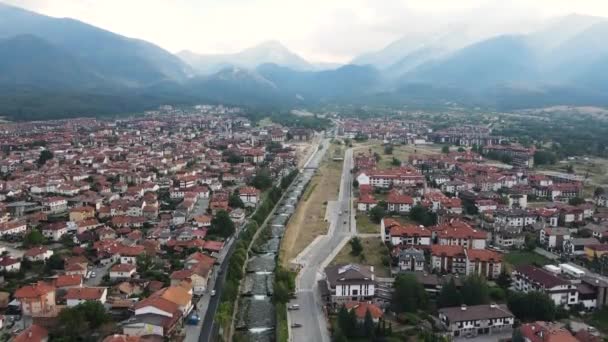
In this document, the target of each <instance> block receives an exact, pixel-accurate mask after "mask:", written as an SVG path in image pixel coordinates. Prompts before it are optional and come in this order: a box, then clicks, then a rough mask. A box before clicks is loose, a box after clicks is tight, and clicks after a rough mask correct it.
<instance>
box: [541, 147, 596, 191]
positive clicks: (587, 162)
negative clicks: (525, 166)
mask: <svg viewBox="0 0 608 342" xmlns="http://www.w3.org/2000/svg"><path fill="white" fill-rule="evenodd" d="M569 165H572V168H573V170H574V174H575V175H577V176H580V177H582V178H584V179H585V187H584V196H585V197H590V196H592V195H593V191H594V190H595V188H596V187H598V186H603V187H607V186H608V159H604V158H597V157H588V158H582V157H579V158H576V159H572V160H563V161H560V162H558V163H557V164H555V165H551V166H543V167H541V168H539V170H546V171H556V172H562V173H567V172H568V167H569Z"/></svg>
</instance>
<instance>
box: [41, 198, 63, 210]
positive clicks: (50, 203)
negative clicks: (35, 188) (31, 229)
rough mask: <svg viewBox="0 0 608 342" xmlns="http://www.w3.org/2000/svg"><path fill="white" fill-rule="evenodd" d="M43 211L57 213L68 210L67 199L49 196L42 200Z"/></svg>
mask: <svg viewBox="0 0 608 342" xmlns="http://www.w3.org/2000/svg"><path fill="white" fill-rule="evenodd" d="M42 206H43V207H44V212H45V213H49V214H59V213H63V212H65V211H67V210H68V201H67V200H66V199H65V198H63V197H49V198H45V199H43V200H42Z"/></svg>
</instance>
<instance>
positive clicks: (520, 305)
mask: <svg viewBox="0 0 608 342" xmlns="http://www.w3.org/2000/svg"><path fill="white" fill-rule="evenodd" d="M507 305H508V306H509V310H511V312H512V313H513V314H514V315H515V317H517V318H518V319H520V320H521V321H524V322H531V321H553V320H554V319H555V313H556V308H555V303H554V302H553V300H552V299H551V298H550V297H549V296H548V295H546V294H545V293H542V292H538V291H531V292H528V293H522V292H512V293H511V294H510V295H509V298H508V300H507Z"/></svg>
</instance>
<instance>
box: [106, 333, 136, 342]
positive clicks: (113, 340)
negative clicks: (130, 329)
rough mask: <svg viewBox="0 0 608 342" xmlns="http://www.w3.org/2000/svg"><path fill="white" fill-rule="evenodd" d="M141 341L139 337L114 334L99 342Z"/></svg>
mask: <svg viewBox="0 0 608 342" xmlns="http://www.w3.org/2000/svg"><path fill="white" fill-rule="evenodd" d="M141 340H142V339H141V337H139V336H128V335H119V334H114V335H110V336H107V337H106V338H104V339H103V341H101V342H140V341H141Z"/></svg>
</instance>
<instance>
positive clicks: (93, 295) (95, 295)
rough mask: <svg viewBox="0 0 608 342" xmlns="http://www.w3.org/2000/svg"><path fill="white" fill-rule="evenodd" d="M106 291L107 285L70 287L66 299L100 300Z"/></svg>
mask: <svg viewBox="0 0 608 342" xmlns="http://www.w3.org/2000/svg"><path fill="white" fill-rule="evenodd" d="M105 291H106V288H105V287H78V288H70V289H68V291H67V293H66V295H65V299H80V300H99V299H101V296H103V294H104V292H105Z"/></svg>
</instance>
